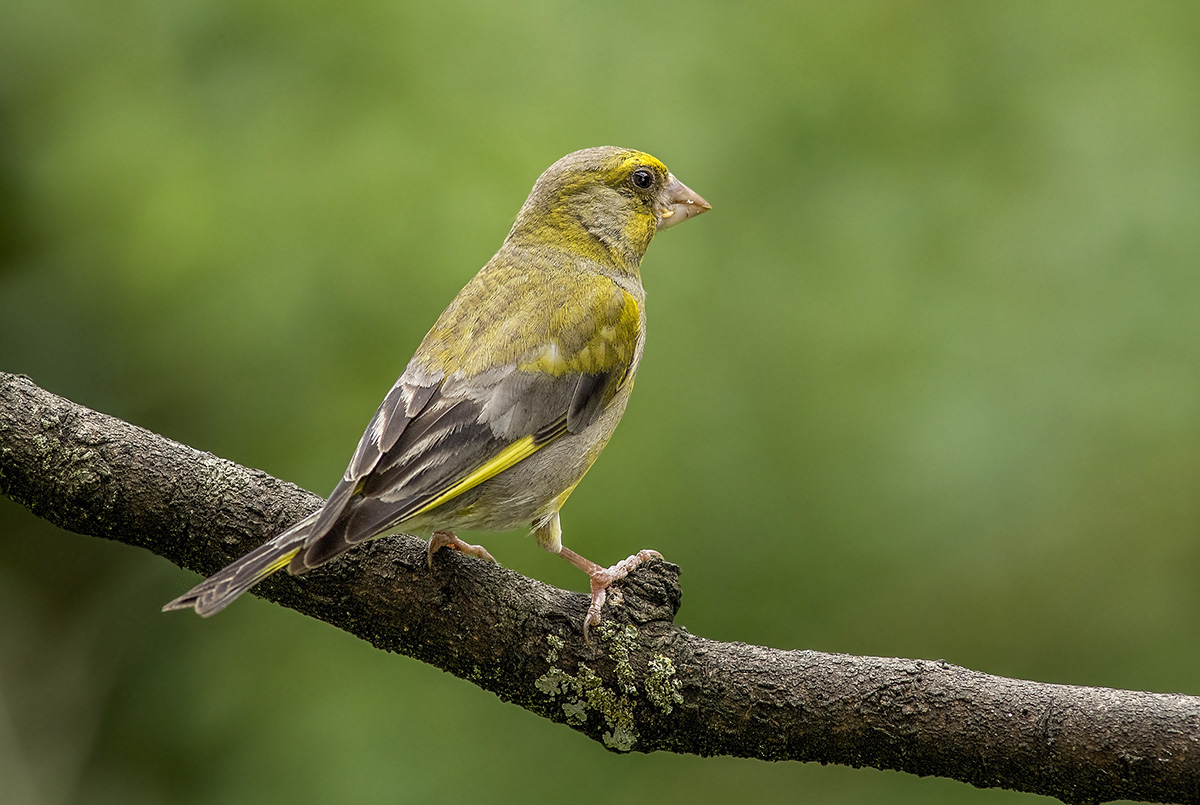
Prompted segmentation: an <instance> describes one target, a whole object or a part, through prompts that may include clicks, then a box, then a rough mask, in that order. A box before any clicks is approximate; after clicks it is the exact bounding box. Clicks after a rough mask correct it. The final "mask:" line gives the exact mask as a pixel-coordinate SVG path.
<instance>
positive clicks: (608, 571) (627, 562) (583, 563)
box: [557, 546, 662, 640]
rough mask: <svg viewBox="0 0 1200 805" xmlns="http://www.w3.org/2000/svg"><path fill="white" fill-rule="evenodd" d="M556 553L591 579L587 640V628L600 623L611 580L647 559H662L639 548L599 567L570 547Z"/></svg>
mask: <svg viewBox="0 0 1200 805" xmlns="http://www.w3.org/2000/svg"><path fill="white" fill-rule="evenodd" d="M557 553H558V555H559V556H561V557H562V558H563V559H566V560H567V561H568V562H570V563H571V564H573V565H575V567H577V568H579V569H580V570H582V571H583V572H584V573H587V574H588V577H589V578H590V579H591V580H592V603H591V605H590V606H589V607H588V611H587V617H585V618H584V619H583V639H584V640H588V639H589V638H588V628H589V627H592V626H597V625H599V623H600V608H601V607H603V606H604V599H605V598H606V597H607V596H608V588H609V587H610V586H612V584H613V582H616V581H620V580H621V579H623V578H625V577H626V576H628V575H629V574H630V573H631V572H632V571H633V569H634V568H636V567H637V566H638V565H640V564H642V563H643V562H645V561H647V560H649V559H662V554H661V553H659V552H658V551H652V550H649V549H647V550H641V551H638V552H637V553H635V554H634V555H633V556H630V557H628V558H626V559H622V560H621V561H620V562H617V563H616V564H615V565H613V566H612V567H600V565H598V564H596V563H595V562H593V561H591V560H590V559H584V558H583V557H582V556H580V555H579V554H577V553H575V552H574V551H573V550H571V549H570V548H564V547H561V546H560V547H559V549H558V551H557Z"/></svg>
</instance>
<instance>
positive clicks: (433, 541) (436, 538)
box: [425, 531, 496, 568]
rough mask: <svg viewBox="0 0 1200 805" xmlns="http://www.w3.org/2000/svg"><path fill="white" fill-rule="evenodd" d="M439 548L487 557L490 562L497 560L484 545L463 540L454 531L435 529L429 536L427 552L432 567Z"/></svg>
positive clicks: (482, 557)
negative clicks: (434, 555)
mask: <svg viewBox="0 0 1200 805" xmlns="http://www.w3.org/2000/svg"><path fill="white" fill-rule="evenodd" d="M438 548H449V549H450V550H452V551H460V552H462V553H467V554H470V555H471V556H476V557H478V558H480V559H486V560H487V561H489V562H495V561H496V560H495V559H493V558H492V555H491V554H490V553H488V552H487V549H486V548H484V547H483V546H482V545H472V544H471V543H469V542H463V541H462V540H461V539H459V538H458V537H456V536H455V535H454V532H453V531H434V532H433V536H431V537H430V538H429V550H428V552H427V553H426V554H425V561H426V562H428V563H429V567H430V568H432V567H433V554H434V553H435V552H436V551H437V550H438Z"/></svg>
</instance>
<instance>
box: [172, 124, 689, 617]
mask: <svg viewBox="0 0 1200 805" xmlns="http://www.w3.org/2000/svg"><path fill="white" fill-rule="evenodd" d="M708 208H709V207H708V204H707V203H706V202H705V201H704V200H703V199H702V198H700V197H699V196H698V195H696V194H695V193H693V192H692V191H691V190H689V189H688V188H687V187H686V186H684V185H683V184H681V183H680V182H679V181H678V180H676V179H675V178H674V177H673V176H672V175H671V174H670V173H669V172H668V171H667V169H666V167H665V166H664V165H663V164H662V163H661V162H659V161H658V160H657V159H655V158H654V157H652V156H649V155H648V154H644V153H641V152H638V151H633V150H629V149H623V148H611V147H604V148H590V149H587V150H584V151H576V152H575V153H572V154H568V155H567V156H565V157H563V158H562V159H560V160H559V161H558V162H556V163H554V165H552V166H550V168H549V169H547V170H546V172H545V173H543V174H542V176H541V177H540V178H539V179H538V181H537V183H536V184H535V185H534V187H533V190H532V191H531V192H530V194H529V198H528V199H527V200H526V202H525V204H524V205H523V206H522V208H521V211H520V212H519V213H518V215H517V219H516V222H515V223H514V224H513V227H512V229H511V230H510V231H509V233H508V237H507V238H505V240H504V244H503V245H502V246H501V247H500V250H499V251H498V252H496V254H495V256H493V257H492V259H491V260H490V261H488V263H487V265H485V266H484V267H483V269H481V270H480V272H479V273H478V274H476V275H475V277H474V278H473V279H472V280H471V281H470V282H469V283H467V285H466V287H464V288H463V289H462V291H461V292H460V293H459V294H458V296H457V297H455V299H454V300H453V301H452V302H451V303H450V305H449V306H448V307H447V308H446V310H445V311H444V312H443V313H442V315H441V316H440V317H439V318H438V320H437V322H436V323H435V324H434V325H433V327H432V328H431V329H430V330H429V333H428V334H427V335H426V336H425V338H424V340H422V342H421V344H420V346H419V347H418V348H417V351H416V354H415V355H414V356H413V358H412V360H410V361H409V363H408V366H407V367H406V368H405V370H404V373H403V374H402V375H401V376H400V379H399V380H397V381H396V384H395V385H394V386H393V387H392V390H391V391H390V392H389V393H388V394H387V396H386V397H385V398H384V401H383V403H382V404H381V405H380V406H379V409H378V410H377V411H376V412H375V416H374V418H373V419H372V420H371V422H370V424H369V425H368V426H367V429H366V432H365V433H364V434H363V436H362V439H361V440H360V442H359V445H358V448H357V449H356V450H355V452H354V455H353V457H352V459H351V461H350V464H349V466H348V467H347V469H346V472H345V474H344V476H343V477H342V480H341V482H340V483H339V484H338V485H337V487H336V488H335V489H334V490H333V493H332V494H331V495H330V496H329V499H328V500H327V501H326V503H325V505H324V506H323V507H322V508H321V510H319V511H318V512H316V513H314V514H313V515H311V516H309V517H307V518H305V519H304V520H301V521H300V522H299V523H296V524H295V525H293V526H292V527H291V528H289V529H287V530H286V531H284V532H283V533H281V534H279V535H278V536H276V537H275V538H273V539H271V540H269V541H268V542H266V543H265V544H263V545H262V546H260V547H259V548H257V549H255V550H254V551H252V552H251V553H249V554H247V555H246V556H244V557H242V558H241V559H239V560H237V561H236V562H234V563H233V564H231V565H229V567H227V568H225V569H224V570H221V571H219V572H218V573H217V574H215V575H214V576H212V577H210V578H209V579H206V580H205V581H204V582H202V583H201V584H199V585H198V586H197V587H195V588H194V589H193V590H191V591H189V592H188V593H186V594H184V595H183V596H181V597H179V598H177V599H175V600H174V601H172V602H171V603H169V604H167V605H166V607H164V609H182V608H188V607H194V608H195V610H196V611H197V612H198V613H200V614H201V615H211V614H213V613H215V612H218V611H220V610H221V609H223V608H224V607H225V606H227V605H228V604H229V603H230V602H231V601H233V600H234V599H235V598H236V597H237V596H239V595H241V593H243V592H245V591H246V590H247V589H249V588H250V587H251V586H253V585H254V584H255V583H257V582H258V581H260V580H261V579H263V578H265V577H266V576H267V575H269V574H270V573H273V572H275V571H277V570H279V569H281V568H283V567H285V566H286V567H287V568H288V570H289V571H290V572H291V573H303V572H304V571H306V570H309V569H311V568H314V567H316V566H318V565H320V564H323V563H324V562H327V561H329V560H330V559H333V558H334V557H336V556H338V555H339V554H341V553H343V552H345V551H346V550H349V549H350V548H351V547H353V546H354V545H357V544H358V543H360V542H363V541H364V540H368V539H371V538H374V537H377V536H380V535H383V534H387V533H395V532H397V531H401V530H402V531H405V532H411V533H422V534H434V535H435V536H434V539H433V540H431V554H432V551H433V550H436V549H437V548H438V547H442V546H449V547H454V548H458V549H460V550H466V551H468V552H470V553H475V554H477V555H481V556H485V557H487V556H488V555H487V553H486V551H484V550H483V549H482V548H478V547H477V546H470V545H467V544H466V543H462V542H461V541H459V540H458V539H457V538H456V537H454V536H453V534H452V533H451V532H453V531H454V530H456V529H463V528H466V529H480V530H485V531H502V530H507V529H510V528H514V527H517V526H521V525H530V526H532V528H533V529H534V533H535V534H536V535H537V537H538V541H539V543H540V544H541V545H542V546H543V547H545V548H547V549H548V550H551V551H553V552H556V553H560V554H561V555H563V556H564V557H565V558H567V559H568V560H570V561H572V562H573V563H575V564H576V565H578V566H579V567H581V568H582V569H584V570H585V571H586V572H588V573H589V574H591V575H592V578H593V585H592V586H593V609H594V610H595V615H589V618H590V620H591V621H593V622H594V621H595V620H596V619H597V618H598V613H599V604H600V602H602V601H603V588H604V587H606V586H607V584H608V583H610V582H611V579H609V578H608V577H607V576H604V575H603V574H604V573H605V572H607V571H604V569H602V568H599V566H596V565H593V564H592V563H590V562H588V561H587V560H585V559H582V557H579V556H578V555H577V554H574V553H573V552H571V551H569V550H567V549H565V548H563V547H562V544H561V540H560V533H561V531H560V526H559V520H558V511H559V509H560V508H561V507H562V505H563V503H564V502H565V501H566V498H567V496H568V495H569V494H570V492H571V490H572V489H574V487H575V485H576V484H577V483H578V482H579V480H580V479H581V478H582V477H583V475H584V473H586V472H587V470H588V468H589V467H590V466H591V464H592V462H593V461H595V459H596V456H597V455H599V453H600V451H601V449H603V447H604V445H605V444H606V443H607V442H608V439H609V437H610V436H611V435H612V432H613V430H614V429H615V428H616V426H617V422H618V421H619V420H620V418H621V415H622V413H624V410H625V405H626V403H627V402H628V400H629V394H630V392H631V390H632V389H633V381H634V376H635V375H636V372H637V367H638V363H639V361H640V360H641V356H642V348H643V345H644V343H645V325H646V315H645V304H644V302H645V292H644V291H643V290H642V283H641V277H640V275H639V265H640V262H641V258H642V255H643V254H644V253H645V251H646V247H647V246H649V244H650V240H651V238H652V237H653V236H654V233H655V232H656V231H657V230H658V229H661V228H664V227H665V226H669V225H671V224H674V223H676V222H678V221H680V220H685V219H686V218H688V217H691V216H692V215H695V214H698V213H700V212H703V211H705V210H707V209H708ZM488 558H490V557H488ZM632 559H633V558H632V557H631V560H632ZM633 564H636V562H634V563H633ZM631 566H632V565H631ZM609 570H610V571H611V570H613V569H609ZM624 572H627V569H624V570H623V571H622V572H620V573H618V574H617V576H616V577H619V576H620V575H623V574H624ZM609 575H612V574H611V573H609ZM598 584H599V585H600V589H599V592H597V589H596V588H597V585H598ZM597 599H598V600H597Z"/></svg>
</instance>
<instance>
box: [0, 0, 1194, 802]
mask: <svg viewBox="0 0 1200 805" xmlns="http://www.w3.org/2000/svg"><path fill="white" fill-rule="evenodd" d="M1197 42H1200V6H1197V5H1196V4H1194V3H1185V2H1178V3H1169V2H1161V3H1160V2H1150V3H1140V4H1137V5H1136V7H1135V6H1131V5H1129V4H1128V3H1120V2H1076V3H1070V2H1059V3H1043V2H1032V0H1031V1H1030V2H1008V3H990V4H984V3H953V2H853V3H848V2H804V3H792V4H778V3H772V4H767V3H763V4H759V3H754V2H750V3H741V4H734V3H722V2H704V0H697V1H696V2H690V3H669V4H647V3H633V2H624V3H613V4H599V3H593V4H587V5H584V4H578V5H575V4H565V3H564V4H555V3H547V2H525V1H524V0H514V2H509V3H505V4H499V3H496V4H489V3H478V2H476V3H469V2H445V3H441V4H437V10H436V11H435V10H433V4H428V5H426V4H422V5H420V6H418V5H417V4H412V6H411V7H410V6H408V5H405V4H402V3H397V2H382V1H381V0H359V1H357V2H346V3H341V4H337V5H336V6H335V5H334V4H317V3H292V2H272V1H271V0H238V2H233V1H232V0H211V1H208V2H205V1H204V0H181V1H180V2H166V3H164V2H158V1H157V0H155V1H151V0H143V1H142V2H136V0H113V1H112V2H106V3H101V4H97V3H87V2H72V1H69V0H9V1H8V2H6V3H5V4H4V6H3V8H0V369H4V370H6V371H17V372H24V373H27V374H29V375H30V376H32V377H33V379H34V380H35V381H36V382H38V383H39V384H41V385H42V386H44V387H46V388H47V389H50V390H52V391H54V392H56V393H59V394H62V395H64V396H67V397H69V398H71V399H73V400H76V401H78V402H80V403H83V404H86V405H88V406H90V407H93V408H97V409H99V410H101V411H105V412H107V413H110V414H114V415H116V416H119V417H122V418H124V419H127V420H129V421H131V422H135V423H137V424H140V425H143V426H145V427H147V428H150V429H153V430H155V431H158V432H160V433H163V434H165V435H167V436H170V437H172V438H174V439H177V440H179V441H182V442H186V443H188V444H191V445H193V446H196V447H199V448H203V449H205V450H210V451H212V452H214V453H216V454H218V455H221V456H224V457H227V458H230V459H233V460H235V461H238V462H241V463H243V464H246V465H249V466H253V467H260V468H262V469H265V470H267V471H268V472H270V473H272V474H274V475H277V476H279V477H282V478H286V479H289V480H292V481H295V482H297V483H300V484H302V485H303V486H305V487H307V488H309V489H312V490H314V491H317V492H320V493H325V492H327V491H328V490H329V489H330V488H332V486H333V484H334V482H335V481H336V479H337V478H338V476H339V475H340V473H341V471H342V469H343V468H344V465H345V462H346V460H347V459H348V457H349V454H350V452H351V450H352V448H353V445H354V444H355V442H356V440H357V439H358V436H359V434H360V432H361V430H362V428H363V426H364V425H365V424H366V421H367V419H368V418H369V417H370V415H371V413H372V412H373V411H374V408H375V405H376V404H377V402H378V400H379V399H380V397H381V396H382V395H383V393H384V392H386V391H387V389H388V388H389V387H390V385H391V383H392V381H393V380H394V379H395V376H396V375H397V374H398V373H399V371H400V370H401V368H402V367H403V366H404V364H405V362H406V361H407V359H408V356H409V354H410V353H411V351H412V349H413V348H414V347H415V346H416V344H417V342H418V341H419V339H420V337H421V336H422V335H423V334H424V332H425V330H426V329H427V328H428V326H429V325H430V324H431V323H432V321H433V319H434V317H435V316H436V315H437V313H438V312H439V311H440V310H441V309H442V307H443V306H444V305H445V304H446V302H448V301H449V300H450V298H451V297H452V296H453V295H454V293H455V292H456V291H457V290H458V288H459V287H460V286H461V285H462V284H463V283H464V282H465V281H466V280H467V279H468V278H469V277H470V276H471V274H473V273H474V271H475V270H476V269H477V268H478V267H479V266H480V265H482V264H483V263H484V262H485V261H486V260H487V258H488V257H489V256H490V255H491V253H492V251H493V250H494V249H495V248H496V247H497V246H498V245H499V243H500V241H501V239H502V238H503V236H504V234H505V233H506V232H507V229H508V226H509V224H510V223H511V221H512V218H513V216H514V215H515V213H516V211H517V209H518V207H519V206H520V204H521V202H522V201H523V199H524V197H525V194H526V193H527V192H528V190H529V187H530V186H531V185H532V183H533V181H534V179H535V178H536V177H537V175H538V174H539V173H540V172H541V171H542V170H543V169H544V168H545V167H546V166H548V165H549V164H550V163H551V162H552V161H554V160H555V159H556V158H558V157H559V156H561V155H562V154H564V153H566V152H568V151H572V150H575V149H577V148H581V147H585V146H591V145H600V144H617V145H629V146H634V147H637V148H641V149H644V150H647V151H650V152H651V153H653V154H655V155H657V156H659V157H660V158H662V159H663V160H664V161H665V162H666V163H667V164H668V165H669V166H671V168H672V170H673V171H674V172H675V173H676V174H677V175H678V176H679V177H680V178H681V179H682V180H683V181H685V182H687V183H688V184H689V185H691V186H692V187H693V188H695V189H696V190H697V191H698V192H700V193H701V194H703V195H704V196H705V197H706V198H707V199H708V200H709V201H710V202H712V204H713V207H714V210H713V212H712V213H710V214H709V215H706V216H704V217H703V218H700V219H698V220H696V221H694V222H689V223H688V224H687V225H686V226H683V227H680V228H678V229H673V230H671V231H670V232H669V233H666V234H664V235H662V236H660V237H659V238H658V239H657V240H656V242H655V243H654V245H653V246H652V247H651V249H650V253H649V255H648V257H647V259H646V261H645V262H644V264H643V276H644V279H645V284H646V286H647V289H648V293H649V327H650V332H649V341H648V348H647V351H646V358H645V361H644V363H643V365H642V370H641V373H640V375H639V378H638V390H637V393H636V394H635V395H634V399H633V403H632V405H631V406H630V409H629V411H628V413H627V415H626V417H625V421H624V424H623V425H622V426H621V428H620V430H619V431H618V433H617V436H616V438H615V439H614V440H613V443H612V444H611V445H610V447H609V449H608V450H607V451H606V453H605V455H604V457H603V459H601V460H600V462H599V463H598V464H597V465H596V467H595V469H594V470H593V471H592V473H591V474H590V475H589V477H588V480H587V482H585V483H584V484H582V485H581V486H580V488H579V490H578V491H577V492H576V493H575V495H574V496H573V497H572V498H571V502H570V505H568V506H567V508H566V510H565V512H564V529H565V534H566V541H567V544H568V545H570V546H571V547H573V548H575V549H576V550H578V551H580V552H582V553H583V554H585V555H586V556H588V557H591V558H594V559H596V560H598V561H602V562H606V563H607V562H611V561H615V560H616V559H619V558H622V557H624V556H626V555H627V554H628V553H630V552H631V551H632V550H635V549H637V548H641V547H648V546H653V547H655V548H658V549H659V550H661V551H662V552H663V553H664V554H665V555H666V556H667V557H668V558H669V559H670V560H672V561H674V562H677V563H678V564H680V565H681V566H682V567H683V569H684V576H683V585H684V592H685V597H684V606H683V609H682V611H681V612H680V615H679V622H680V623H682V624H683V625H685V626H687V627H688V628H689V629H691V630H692V631H694V632H696V633H698V634H701V635H705V636H708V637H712V638H717V639H723V640H744V641H749V642H754V643H762V644H766V645H771V646H777V647H783V648H814V649H820V650H824V651H833V652H852V653H858V654H875V655H897V656H906V657H926V658H945V659H947V660H949V661H951V662H954V663H959V664H962V665H966V666H969V667H971V668H975V669H979V670H983V671H987V672H991V673H996V674H1003V675H1009V676H1017V677H1023V678H1030V679H1036V680H1043V681H1052V682H1063V683H1073V684H1081V685H1105V686H1111V687H1124V688H1135V689H1146V690H1154V691H1178V692H1186V693H1192V694H1200V670H1198V669H1200V640H1197V639H1196V635H1197V633H1200V583H1198V578H1200V494H1197V489H1198V487H1200V369H1198V365H1200V360H1198V359H1200V348H1198V342H1200V272H1198V271H1197V268H1198V265H1197V264H1198V260H1200V48H1198V47H1197ZM485 542H486V544H487V546H488V548H489V549H490V550H491V551H492V552H493V553H494V554H495V555H496V557H497V558H498V559H499V560H500V561H501V562H502V563H503V564H505V565H507V566H509V567H512V568H515V569H517V570H519V571H521V572H522V573H526V574H528V575H531V576H534V577H537V578H539V579H543V580H546V581H548V582H551V583H554V584H557V585H560V586H563V587H567V588H569V589H576V590H581V591H582V590H583V589H584V588H585V584H584V580H583V578H582V576H581V575H580V574H579V573H578V572H577V571H574V570H573V569H572V568H570V567H569V566H568V565H567V564H566V563H565V562H562V561H561V560H559V559H557V558H555V557H552V556H549V555H546V554H544V553H543V552H542V551H540V550H539V549H538V548H537V546H536V545H535V544H534V542H533V541H532V539H530V538H528V537H527V536H524V535H521V534H512V535H504V536H499V537H492V538H489V539H486V540H485ZM195 581H196V577H195V576H194V575H193V574H190V573H186V572H183V571H181V570H179V569H176V568H173V567H171V566H169V565H168V564H167V563H166V562H164V561H163V560H161V559H158V558H156V557H154V556H151V555H149V554H145V553H141V552H139V551H137V550H135V549H133V548H129V547H125V546H121V545H118V544H113V543H107V542H103V541H100V540H95V539H88V538H83V537H79V536H76V535H73V534H68V533H64V532H61V531H57V530H55V529H53V528H51V527H49V526H47V525H45V524H43V523H41V522H40V521H37V520H36V519H34V518H33V517H31V516H30V515H28V514H27V513H26V512H25V511H24V510H23V509H21V508H20V507H18V506H16V505H15V504H12V503H11V502H9V501H7V500H0V612H3V617H2V618H0V778H2V779H4V780H5V783H4V786H5V788H6V795H5V801H6V802H8V803H18V804H19V805H24V804H25V803H36V804H37V805H42V804H43V803H52V804H57V803H67V802H80V803H108V802H143V803H208V802H217V801H244V802H250V801H253V802H260V803H274V802H280V803H282V802H296V801H300V802H355V803H359V802H395V801H413V802H424V801H429V802H435V801H436V802H453V801H497V802H539V801H561V800H562V799H564V798H566V797H589V798H591V797H598V796H602V797H603V798H605V799H609V798H612V799H620V800H624V801H628V802H653V801H660V800H662V799H665V798H669V799H671V800H680V801H691V802H723V801H729V800H731V799H734V798H737V799H738V800H739V801H749V802H778V801H795V800H798V799H803V800H808V801H834V802H880V803H883V802H887V803H890V802H922V803H926V802H931V803H937V802H980V803H983V802H989V803H1000V802H1017V801H1033V800H1034V799H1035V798H1034V797H1030V796H1023V795H1017V794H1010V793H1006V792H998V791H977V790H975V789H972V788H970V787H968V786H965V785H961V784H958V783H954V782H949V781H945V780H922V779H917V778H914V777H910V776H906V775H901V774H895V773H886V772H879V771H873V770H851V769H846V768H836V767H828V768H826V767H820V766H815V765H802V764H797V763H782V764H766V763H762V762H757V761H749V760H732V759H700V758H693V757H678V756H671V755H666V754H658V755H651V756H643V755H632V756H615V755H611V754H608V753H606V752H604V751H603V750H602V749H601V748H600V747H599V746H598V745H596V744H594V743H591V742H590V741H587V740H586V739H584V738H582V737H580V736H579V735H577V734H576V733H574V732H572V731H570V730H568V729H566V728H564V727H561V726H557V725H554V724H550V723H548V722H546V721H544V720H542V719H539V718H537V717H535V716H533V715H530V714H528V713H526V712H524V711H521V710H519V709H517V708H515V707H512V706H509V705H506V704H503V703H501V702H499V701H498V700H496V699H494V698H493V697H491V696H490V695H488V694H485V693H482V692H480V691H479V690H477V689H476V688H474V687H472V686H471V685H469V684H468V683H466V682H462V681H459V680H457V679H455V678H453V677H450V676H448V675H445V674H442V673H440V672H438V671H436V670H434V669H431V668H429V667H425V666H423V665H420V664H419V663H417V662H415V661H413V660H409V659H407V658H403V657H397V656H391V655H384V654H381V653H379V652H376V651H374V650H373V649H371V648H370V647H368V646H367V645H366V644H363V643H360V642H358V641H356V640H354V639H352V638H350V637H348V636H347V635H345V634H343V633H341V632H339V631H336V630H335V629H333V628H331V627H329V626H326V625H324V624H322V623H318V622H314V621H311V620H308V619H305V618H303V617H300V616H298V615H296V614H295V613H292V612H289V611H284V610H281V609H279V608H277V607H275V606H272V605H269V604H267V603H264V602H262V601H260V600H257V599H247V600H244V601H242V602H240V603H239V604H238V605H237V606H234V607H232V608H231V609H230V610H229V611H228V612H226V613H224V614H222V615H221V616H220V617H218V618H215V619H213V620H211V621H202V620H200V619H198V618H194V617H187V616H183V615H174V616H166V615H162V614H160V613H159V611H158V610H159V607H160V606H161V604H162V603H163V602H164V601H166V600H168V599H169V598H171V597H173V596H175V595H177V594H178V593H179V592H181V591H182V590H184V589H186V588H187V587H189V586H190V585H191V584H193V583H194V582H195Z"/></svg>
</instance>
